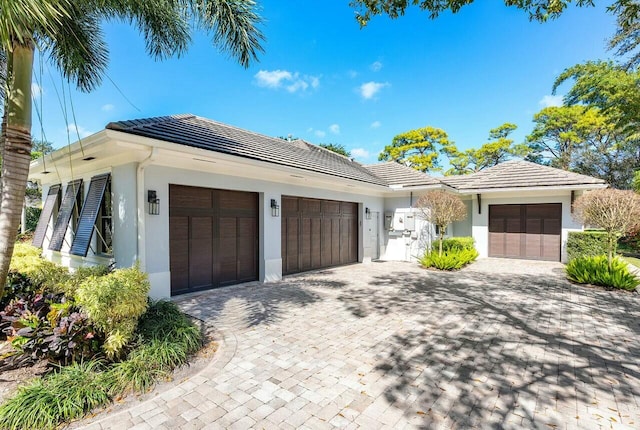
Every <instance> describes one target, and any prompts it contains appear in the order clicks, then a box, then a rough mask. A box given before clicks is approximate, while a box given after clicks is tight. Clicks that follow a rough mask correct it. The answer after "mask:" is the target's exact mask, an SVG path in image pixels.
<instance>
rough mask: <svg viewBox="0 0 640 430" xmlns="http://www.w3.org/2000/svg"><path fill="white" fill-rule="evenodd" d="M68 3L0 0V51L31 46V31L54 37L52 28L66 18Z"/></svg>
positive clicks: (67, 16)
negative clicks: (16, 46) (15, 45)
mask: <svg viewBox="0 0 640 430" xmlns="http://www.w3.org/2000/svg"><path fill="white" fill-rule="evenodd" d="M71 4H72V2H71V0H20V1H16V0H0V45H1V46H0V48H1V49H2V50H4V51H5V52H9V51H11V50H12V49H13V44H14V43H18V44H21V45H24V44H27V43H31V39H32V37H33V30H34V29H35V28H39V29H40V30H41V32H42V33H43V34H44V35H46V36H48V37H54V36H55V32H56V28H57V27H58V26H60V25H61V24H62V22H63V21H64V20H65V19H68V18H69V14H68V10H69V7H70V6H71Z"/></svg>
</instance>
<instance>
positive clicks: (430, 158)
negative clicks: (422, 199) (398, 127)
mask: <svg viewBox="0 0 640 430" xmlns="http://www.w3.org/2000/svg"><path fill="white" fill-rule="evenodd" d="M449 145H451V141H449V136H447V133H446V132H445V131H444V130H442V129H439V128H435V127H423V128H417V129H415V130H410V131H407V132H405V133H401V134H399V135H397V136H395V137H394V138H393V140H392V141H391V144H390V145H387V146H385V147H384V149H383V150H382V152H381V153H380V155H379V156H378V160H380V161H395V162H397V163H400V164H404V165H405V166H408V167H412V168H414V169H416V170H419V171H421V172H425V173H426V172H433V171H438V170H440V166H439V163H438V151H439V147H444V146H449Z"/></svg>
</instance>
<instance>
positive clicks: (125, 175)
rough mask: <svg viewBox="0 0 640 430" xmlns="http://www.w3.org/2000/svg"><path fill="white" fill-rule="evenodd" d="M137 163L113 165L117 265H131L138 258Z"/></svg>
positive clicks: (114, 245) (114, 234) (112, 183)
mask: <svg viewBox="0 0 640 430" xmlns="http://www.w3.org/2000/svg"><path fill="white" fill-rule="evenodd" d="M136 168H137V163H129V164H125V165H122V166H115V167H113V172H112V175H111V192H112V194H113V200H112V205H113V208H112V211H113V255H114V259H115V263H116V267H131V266H133V265H134V264H135V263H136V260H137V259H138V249H137V240H132V238H137V237H138V216H137V202H136V186H135V184H136Z"/></svg>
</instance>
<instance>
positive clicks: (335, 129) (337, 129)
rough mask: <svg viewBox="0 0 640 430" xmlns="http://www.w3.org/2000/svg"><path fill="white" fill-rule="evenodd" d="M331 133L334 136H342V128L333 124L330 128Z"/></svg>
mask: <svg viewBox="0 0 640 430" xmlns="http://www.w3.org/2000/svg"><path fill="white" fill-rule="evenodd" d="M329 131H330V132H331V133H333V134H340V126H339V125H338V124H331V125H330V126H329Z"/></svg>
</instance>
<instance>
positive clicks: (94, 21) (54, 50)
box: [38, 1, 108, 91]
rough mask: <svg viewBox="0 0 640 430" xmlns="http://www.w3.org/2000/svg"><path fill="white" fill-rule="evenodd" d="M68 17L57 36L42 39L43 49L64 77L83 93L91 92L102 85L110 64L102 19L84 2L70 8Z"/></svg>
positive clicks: (56, 27)
mask: <svg viewBox="0 0 640 430" xmlns="http://www.w3.org/2000/svg"><path fill="white" fill-rule="evenodd" d="M68 14H69V17H68V18H66V19H63V20H62V21H61V22H60V23H59V24H56V26H55V31H56V35H55V37H42V42H41V49H42V50H43V52H45V53H47V54H49V56H50V58H51V61H52V62H53V63H54V64H55V65H56V66H57V67H58V68H59V69H60V71H61V72H62V74H63V76H65V77H66V78H67V79H69V80H71V81H73V82H75V84H76V85H77V87H78V88H79V89H80V90H82V91H91V90H92V89H94V88H95V87H96V86H98V85H99V84H100V82H101V80H102V76H103V73H104V71H105V69H106V68H107V63H108V50H107V46H106V44H105V41H104V37H103V34H102V29H101V27H100V17H99V15H97V14H96V13H95V11H93V10H91V9H88V8H87V7H86V5H85V4H83V2H82V1H78V2H76V3H75V4H74V5H72V6H71V7H69V8H68ZM38 35H39V34H38Z"/></svg>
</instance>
